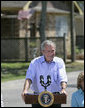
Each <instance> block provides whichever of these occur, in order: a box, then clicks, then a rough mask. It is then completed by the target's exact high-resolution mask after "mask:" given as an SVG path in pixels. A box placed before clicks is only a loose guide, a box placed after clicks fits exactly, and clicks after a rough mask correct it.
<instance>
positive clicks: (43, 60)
mask: <svg viewBox="0 0 85 108" xmlns="http://www.w3.org/2000/svg"><path fill="white" fill-rule="evenodd" d="M45 62H46V60H45V57H44V56H42V58H41V63H45ZM50 63H55V57H54V58H53V60H52V61H51V62H50Z"/></svg>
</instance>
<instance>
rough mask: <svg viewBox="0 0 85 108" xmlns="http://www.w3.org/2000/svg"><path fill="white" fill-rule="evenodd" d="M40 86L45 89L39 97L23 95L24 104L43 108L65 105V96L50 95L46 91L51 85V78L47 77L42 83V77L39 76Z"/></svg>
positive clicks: (58, 94)
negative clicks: (37, 105) (38, 105)
mask: <svg viewBox="0 0 85 108" xmlns="http://www.w3.org/2000/svg"><path fill="white" fill-rule="evenodd" d="M40 83H41V86H43V87H44V88H45V90H44V91H43V92H41V93H40V94H39V95H37V94H28V93H27V94H24V97H25V99H24V101H25V104H40V105H41V106H43V107H49V106H51V105H52V104H66V98H67V97H66V95H65V94H60V93H51V92H49V91H47V87H48V86H50V84H51V76H50V75H48V76H47V82H46V83H45V82H44V77H43V75H41V76H40Z"/></svg>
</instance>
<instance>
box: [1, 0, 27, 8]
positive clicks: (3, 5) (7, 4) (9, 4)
mask: <svg viewBox="0 0 85 108" xmlns="http://www.w3.org/2000/svg"><path fill="white" fill-rule="evenodd" d="M27 2H28V1H1V8H6V7H9V8H10V7H20V8H22V7H23V6H24V5H25V4H26V3H27Z"/></svg>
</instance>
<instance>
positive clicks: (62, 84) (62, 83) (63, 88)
mask: <svg viewBox="0 0 85 108" xmlns="http://www.w3.org/2000/svg"><path fill="white" fill-rule="evenodd" d="M66 87H67V83H66V82H61V88H62V90H61V92H60V93H61V94H62V93H64V94H66V95H67V92H66V90H65V89H66Z"/></svg>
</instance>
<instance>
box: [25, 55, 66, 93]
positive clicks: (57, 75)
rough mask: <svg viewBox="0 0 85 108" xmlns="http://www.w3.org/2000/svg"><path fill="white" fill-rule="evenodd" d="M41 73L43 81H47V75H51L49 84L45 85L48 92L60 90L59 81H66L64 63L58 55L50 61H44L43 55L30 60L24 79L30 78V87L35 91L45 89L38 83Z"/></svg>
mask: <svg viewBox="0 0 85 108" xmlns="http://www.w3.org/2000/svg"><path fill="white" fill-rule="evenodd" d="M41 75H42V76H43V78H44V83H46V82H47V76H48V75H50V76H51V84H50V86H48V87H47V90H48V91H50V92H60V91H61V84H60V83H61V82H62V81H65V82H67V75H66V70H65V64H64V61H63V60H62V59H61V58H59V57H54V58H53V61H51V62H50V63H48V62H46V61H45V58H44V56H40V57H38V58H35V59H33V60H32V61H31V63H30V65H29V68H28V70H27V73H26V79H31V81H32V84H31V89H32V90H33V91H34V92H37V93H41V92H42V91H44V90H45V89H44V87H43V86H42V85H41V84H40V76H41Z"/></svg>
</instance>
